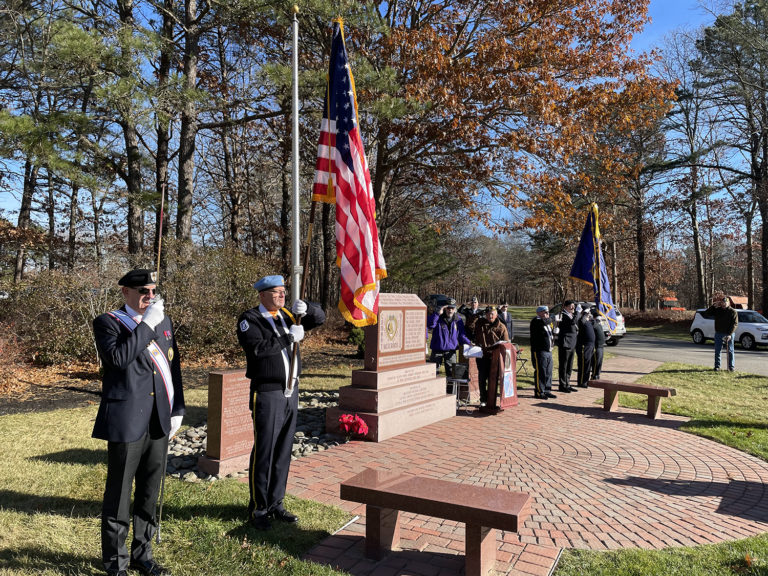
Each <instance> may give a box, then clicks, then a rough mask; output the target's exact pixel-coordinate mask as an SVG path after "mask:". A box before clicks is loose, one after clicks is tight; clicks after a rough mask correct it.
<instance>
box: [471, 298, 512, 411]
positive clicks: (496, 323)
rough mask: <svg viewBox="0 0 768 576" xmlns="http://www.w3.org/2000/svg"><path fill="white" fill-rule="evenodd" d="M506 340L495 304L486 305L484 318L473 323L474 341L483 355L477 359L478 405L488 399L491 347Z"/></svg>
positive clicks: (504, 329) (483, 403) (505, 332)
mask: <svg viewBox="0 0 768 576" xmlns="http://www.w3.org/2000/svg"><path fill="white" fill-rule="evenodd" d="M507 340H509V335H508V334H507V327H506V326H504V323H503V322H502V321H501V320H499V314H498V311H497V310H496V306H488V308H486V309H485V318H480V320H478V321H477V324H475V343H477V345H478V346H480V348H482V350H483V357H482V358H479V359H478V361H477V372H478V384H479V386H480V406H485V403H486V401H487V400H488V378H489V377H490V375H491V359H492V358H493V347H494V346H495V345H496V344H497V343H499V342H502V341H507Z"/></svg>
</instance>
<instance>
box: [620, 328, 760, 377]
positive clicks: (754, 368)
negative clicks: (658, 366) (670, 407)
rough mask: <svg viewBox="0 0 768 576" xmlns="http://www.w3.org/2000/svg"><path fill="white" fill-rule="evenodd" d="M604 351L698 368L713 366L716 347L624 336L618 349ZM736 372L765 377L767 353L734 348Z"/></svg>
mask: <svg viewBox="0 0 768 576" xmlns="http://www.w3.org/2000/svg"><path fill="white" fill-rule="evenodd" d="M606 350H608V351H609V352H611V353H612V354H618V355H621V356H633V357H635V358H647V359H649V360H657V361H659V362H670V361H674V362H683V363H684V364H697V365H699V366H714V362H715V360H714V356H715V346H714V344H713V343H712V342H707V343H706V344H704V345H701V344H694V343H693V341H691V342H685V341H683V340H670V339H668V338H654V337H652V336H639V335H636V334H627V335H626V336H624V338H622V339H621V342H619V344H618V346H611V347H609V348H607V349H606ZM720 365H721V366H722V367H725V366H727V359H726V357H725V353H723V358H722V360H721V363H720ZM736 370H738V371H739V372H749V373H751V374H760V375H761V376H768V351H767V350H765V349H764V348H763V349H760V350H752V351H747V350H742V349H741V348H740V347H739V345H738V344H736Z"/></svg>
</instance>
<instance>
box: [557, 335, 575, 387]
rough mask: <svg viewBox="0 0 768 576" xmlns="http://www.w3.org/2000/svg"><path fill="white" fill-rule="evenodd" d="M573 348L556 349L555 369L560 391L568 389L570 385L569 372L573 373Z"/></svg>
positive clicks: (560, 347)
mask: <svg viewBox="0 0 768 576" xmlns="http://www.w3.org/2000/svg"><path fill="white" fill-rule="evenodd" d="M573 352H574V349H573V348H563V347H562V346H558V347H557V361H558V363H559V366H558V367H557V375H558V385H559V388H560V390H562V389H563V388H568V386H570V385H571V372H573Z"/></svg>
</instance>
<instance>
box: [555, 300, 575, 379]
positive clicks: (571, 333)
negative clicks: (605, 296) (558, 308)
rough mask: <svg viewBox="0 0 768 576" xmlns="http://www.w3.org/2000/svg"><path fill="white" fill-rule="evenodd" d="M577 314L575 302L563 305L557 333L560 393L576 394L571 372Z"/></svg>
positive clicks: (569, 301) (570, 301) (567, 301)
mask: <svg viewBox="0 0 768 576" xmlns="http://www.w3.org/2000/svg"><path fill="white" fill-rule="evenodd" d="M575 312H576V303H575V302H574V301H573V300H566V301H565V302H564V303H563V311H562V313H561V314H560V322H559V323H558V325H557V327H558V330H559V331H558V333H557V361H558V363H559V366H558V368H557V371H558V388H557V389H558V390H560V392H566V393H569V392H576V388H574V387H573V386H571V372H573V353H574V351H575V350H576V337H577V336H578V333H579V329H578V327H577V326H576V319H575V318H574V316H573V315H574V313H575Z"/></svg>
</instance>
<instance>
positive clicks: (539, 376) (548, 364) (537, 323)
mask: <svg viewBox="0 0 768 576" xmlns="http://www.w3.org/2000/svg"><path fill="white" fill-rule="evenodd" d="M552 346H553V340H552V324H551V323H550V320H549V308H547V307H546V306H539V307H538V308H536V317H535V318H534V319H533V320H531V360H532V362H533V384H534V386H535V388H536V390H535V392H534V396H535V397H536V398H538V399H540V400H548V399H549V398H557V396H555V395H554V394H552Z"/></svg>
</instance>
